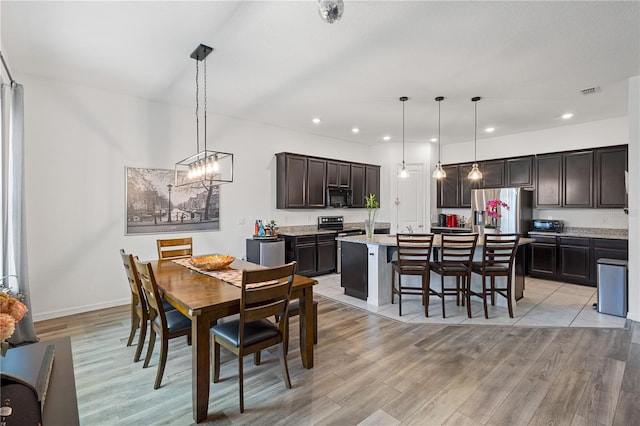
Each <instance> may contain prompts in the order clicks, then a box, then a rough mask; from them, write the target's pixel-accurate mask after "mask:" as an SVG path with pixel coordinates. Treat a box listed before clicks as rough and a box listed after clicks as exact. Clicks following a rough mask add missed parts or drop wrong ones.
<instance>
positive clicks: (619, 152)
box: [594, 145, 628, 209]
mask: <svg viewBox="0 0 640 426" xmlns="http://www.w3.org/2000/svg"><path fill="white" fill-rule="evenodd" d="M627 158H628V155H627V146H626V145H624V146H614V147H610V148H599V149H596V155H595V165H594V172H595V185H594V186H595V197H596V200H595V205H596V207H598V208H609V209H611V208H622V207H626V204H627V193H626V190H625V184H624V172H625V170H627V165H628V159H627Z"/></svg>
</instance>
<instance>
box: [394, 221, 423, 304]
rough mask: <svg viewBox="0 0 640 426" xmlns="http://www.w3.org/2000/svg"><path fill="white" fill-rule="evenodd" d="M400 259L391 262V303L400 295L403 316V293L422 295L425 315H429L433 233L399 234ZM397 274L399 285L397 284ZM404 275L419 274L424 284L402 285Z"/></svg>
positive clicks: (397, 240)
mask: <svg viewBox="0 0 640 426" xmlns="http://www.w3.org/2000/svg"><path fill="white" fill-rule="evenodd" d="M396 244H397V247H398V260H394V261H392V262H391V267H392V268H393V271H392V272H391V303H393V300H394V296H395V295H396V294H397V295H398V315H400V316H402V295H403V294H414V295H420V296H422V304H423V305H424V316H425V317H428V316H429V278H430V269H429V259H430V258H431V248H432V247H433V234H397V235H396ZM396 274H398V285H397V286H396ZM403 275H417V276H420V277H421V280H422V286H421V287H413V286H406V285H402V276H403Z"/></svg>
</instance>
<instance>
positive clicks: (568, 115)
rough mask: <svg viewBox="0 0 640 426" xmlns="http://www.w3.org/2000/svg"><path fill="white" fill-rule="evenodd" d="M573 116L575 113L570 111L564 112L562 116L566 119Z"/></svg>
mask: <svg viewBox="0 0 640 426" xmlns="http://www.w3.org/2000/svg"><path fill="white" fill-rule="evenodd" d="M571 117H573V114H571V113H570V112H568V113H566V114H562V118H563V119H564V120H568V119H570V118H571Z"/></svg>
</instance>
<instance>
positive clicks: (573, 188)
mask: <svg viewBox="0 0 640 426" xmlns="http://www.w3.org/2000/svg"><path fill="white" fill-rule="evenodd" d="M562 156H563V169H564V178H563V181H562V190H563V206H564V207H593V151H591V150H589V151H580V152H571V153H565V154H562Z"/></svg>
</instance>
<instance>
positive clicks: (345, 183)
mask: <svg viewBox="0 0 640 426" xmlns="http://www.w3.org/2000/svg"><path fill="white" fill-rule="evenodd" d="M327 186H328V187H332V188H350V187H351V164H350V163H345V162H342V161H333V160H327Z"/></svg>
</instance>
